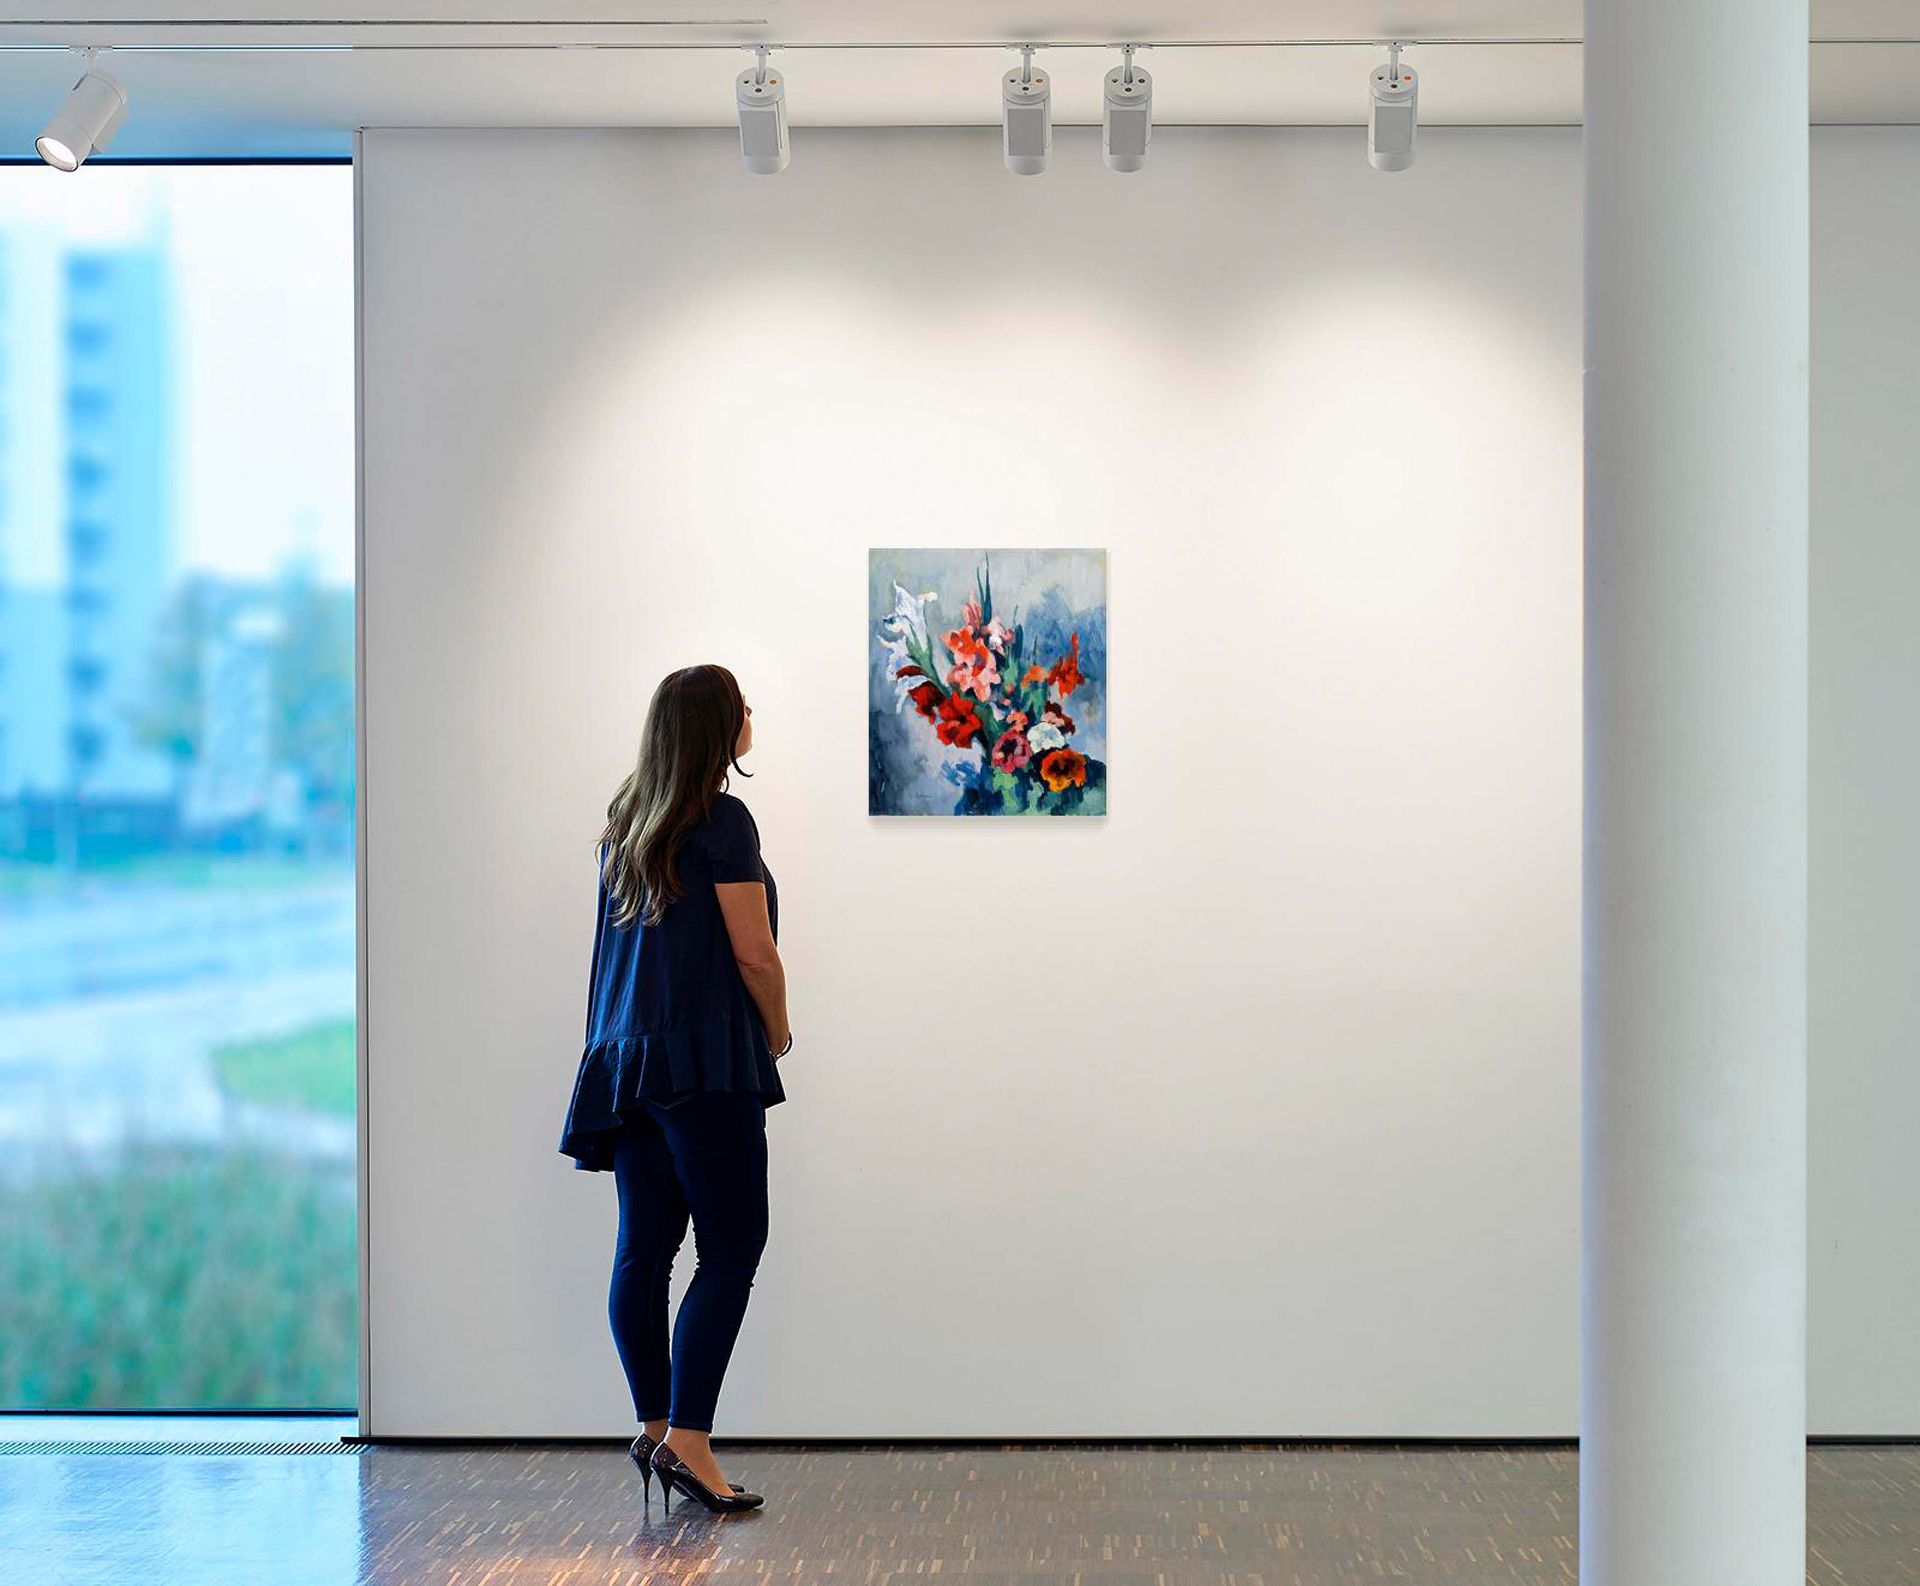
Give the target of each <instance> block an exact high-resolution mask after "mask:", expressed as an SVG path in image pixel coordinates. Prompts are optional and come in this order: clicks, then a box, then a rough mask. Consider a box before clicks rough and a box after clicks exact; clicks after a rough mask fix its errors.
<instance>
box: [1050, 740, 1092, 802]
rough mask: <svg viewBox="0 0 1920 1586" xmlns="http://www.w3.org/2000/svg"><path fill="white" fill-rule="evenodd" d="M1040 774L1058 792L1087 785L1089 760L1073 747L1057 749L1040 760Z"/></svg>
mask: <svg viewBox="0 0 1920 1586" xmlns="http://www.w3.org/2000/svg"><path fill="white" fill-rule="evenodd" d="M1040 775H1041V778H1042V779H1043V780H1044V781H1045V782H1046V784H1047V786H1048V787H1050V788H1052V789H1053V791H1054V792H1056V793H1064V792H1066V790H1067V789H1068V788H1070V787H1085V786H1086V785H1087V762H1086V761H1085V760H1084V759H1082V758H1081V757H1080V756H1079V755H1078V754H1076V753H1075V752H1074V751H1073V750H1071V749H1056V750H1054V751H1053V753H1052V754H1050V755H1048V756H1046V758H1045V759H1043V760H1042V761H1041V762H1040Z"/></svg>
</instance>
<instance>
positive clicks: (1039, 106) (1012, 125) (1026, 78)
mask: <svg viewBox="0 0 1920 1586" xmlns="http://www.w3.org/2000/svg"><path fill="white" fill-rule="evenodd" d="M1033 50H1034V47H1033V45H1031V44H1022V45H1021V46H1020V64H1019V65H1018V66H1016V67H1014V68H1013V70H1012V71H1010V72H1008V73H1007V75H1006V76H1004V77H1002V78H1001V79H1000V121H1001V125H1002V127H1003V129H1004V133H1005V136H1004V138H1003V139H1002V143H1003V147H1004V150H1005V153H1006V157H1007V169H1008V170H1010V171H1012V172H1013V174H1014V175H1015V176H1038V175H1039V174H1040V173H1041V172H1042V171H1044V170H1045V169H1046V168H1047V156H1048V155H1049V154H1051V153H1052V152H1053V85H1052V84H1051V83H1049V82H1048V81H1047V74H1046V73H1045V72H1036V71H1035V70H1034V69H1033Z"/></svg>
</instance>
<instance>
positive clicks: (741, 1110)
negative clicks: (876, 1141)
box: [607, 1091, 767, 1432]
mask: <svg viewBox="0 0 1920 1586" xmlns="http://www.w3.org/2000/svg"><path fill="white" fill-rule="evenodd" d="M646 1109H647V1116H646V1117H645V1118H643V1119H636V1120H634V1121H633V1122H632V1123H631V1124H630V1125H629V1127H628V1128H627V1130H626V1132H625V1133H624V1134H623V1135H622V1136H621V1138H620V1143H619V1144H618V1146H616V1147H615V1150H614V1158H613V1178H614V1184H615V1187H616V1188H617V1190H618V1192H619V1197H620V1235H619V1238H618V1240H617V1242H616V1243H615V1245H614V1253H613V1284H612V1287H611V1290H610V1292H609V1294H608V1299H607V1315H608V1318H609V1320H610V1321H611V1322H612V1323H613V1342H614V1347H615V1348H616V1349H618V1350H619V1352H620V1364H621V1366H622V1368H624V1369H625V1371H626V1374H627V1386H628V1387H629V1388H631V1389H632V1390H633V1412H634V1414H635V1415H636V1416H638V1417H639V1418H640V1419H641V1420H642V1421H654V1420H658V1419H660V1418H661V1417H662V1416H665V1417H666V1418H667V1419H668V1420H669V1421H671V1422H672V1423H673V1424H674V1425H675V1426H684V1427H685V1428H687V1430H688V1431H692V1432H711V1431H712V1430H713V1411H714V1406H715V1405H716V1404H718V1403H719V1400H720V1381H721V1378H723V1377H724V1376H725V1375H726V1374H727V1361H728V1359H729V1358H730V1357H731V1356H732V1354H733V1341H734V1339H735V1338H737V1337H738V1336H739V1333H740V1319H741V1317H743V1316H744V1315H745V1314H746V1310H747V1295H748V1294H749V1292H750V1291H751V1290H752V1288H753V1274H754V1272H755V1270H756V1269H757V1268H758V1267H759V1265H760V1252H761V1250H763V1249H764V1248H765V1247H766V1243H767V1109H766V1104H765V1103H764V1102H763V1101H762V1100H761V1098H760V1094H759V1092H757V1091H702V1092H698V1093H696V1094H694V1095H691V1096H687V1097H683V1098H682V1099H680V1100H678V1101H675V1102H672V1103H670V1104H668V1105H661V1104H659V1103H657V1102H648V1103H646ZM689 1215H691V1216H692V1218H693V1240H694V1250H695V1254H696V1257H697V1260H698V1265H696V1266H695V1268H694V1273H693V1282H692V1283H691V1284H689V1285H688V1287H687V1293H686V1297H685V1298H684V1299H683V1300H682V1301H681V1302H680V1315H679V1317H678V1319H677V1320H676V1321H675V1322H674V1325H673V1348H672V1353H671V1356H669V1353H668V1348H667V1281H668V1279H669V1277H670V1276H671V1275H672V1272H673V1258H674V1257H675V1256H676V1255H677V1254H678V1253H679V1250H680V1243H681V1241H682V1240H683V1239H685V1238H686V1235H687V1218H688V1216H689Z"/></svg>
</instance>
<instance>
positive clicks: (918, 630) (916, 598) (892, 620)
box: [880, 584, 940, 712]
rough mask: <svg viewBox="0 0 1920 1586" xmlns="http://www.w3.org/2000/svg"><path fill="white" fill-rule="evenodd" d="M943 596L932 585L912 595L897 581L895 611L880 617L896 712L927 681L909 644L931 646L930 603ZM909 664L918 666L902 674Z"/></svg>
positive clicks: (923, 646) (882, 647) (881, 634)
mask: <svg viewBox="0 0 1920 1586" xmlns="http://www.w3.org/2000/svg"><path fill="white" fill-rule="evenodd" d="M939 598H940V597H939V596H938V595H936V594H935V593H934V592H933V591H932V590H931V589H929V590H927V591H926V592H925V593H924V594H921V595H910V594H908V593H907V591H906V590H905V589H903V588H901V587H900V585H898V584H895V585H894V586H893V611H892V614H891V615H889V616H885V617H882V618H881V619H880V648H881V649H883V650H885V651H886V652H887V676H888V677H890V678H891V679H892V680H893V708H894V710H895V711H896V712H898V711H899V710H900V709H901V707H902V706H904V705H905V704H906V702H907V699H908V696H909V695H911V694H912V692H913V690H914V689H916V688H918V687H919V686H920V685H921V684H922V683H924V682H926V681H927V678H926V677H925V676H923V675H922V674H921V673H920V672H919V670H918V666H917V663H916V662H915V661H914V659H913V657H912V656H911V655H910V654H908V647H909V646H910V645H916V644H917V645H918V646H919V648H920V649H921V650H922V651H925V650H927V649H929V648H930V646H929V645H928V643H927V605H928V603H929V602H930V601H936V600H938V599H939ZM908 666H913V667H915V668H916V669H915V670H914V671H912V672H909V673H908V674H907V675H906V676H905V677H902V676H901V675H900V672H901V669H902V668H903V667H908Z"/></svg>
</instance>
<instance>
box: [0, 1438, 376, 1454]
mask: <svg viewBox="0 0 1920 1586" xmlns="http://www.w3.org/2000/svg"><path fill="white" fill-rule="evenodd" d="M365 1449H366V1445H365V1444H363V1443H341V1442H337V1441H330V1442H325V1443H259V1442H252V1443H169V1442H144V1443H142V1442H134V1441H130V1440H127V1439H122V1438H94V1439H87V1440H81V1439H73V1438H36V1439H32V1440H4V1439H0V1457H4V1456H6V1455H8V1454H54V1455H73V1454H360V1453H363V1452H365Z"/></svg>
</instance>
